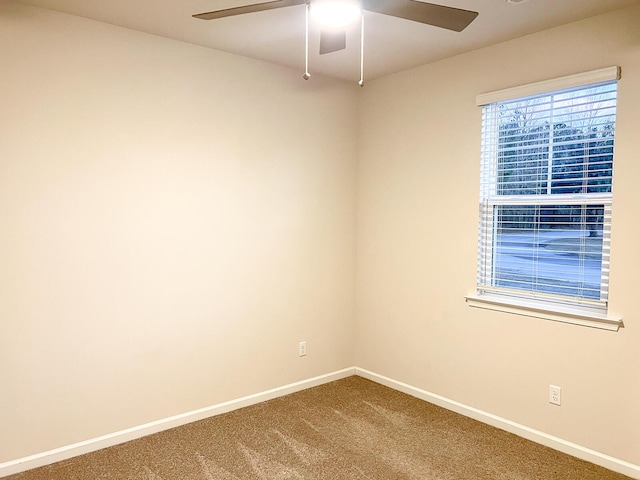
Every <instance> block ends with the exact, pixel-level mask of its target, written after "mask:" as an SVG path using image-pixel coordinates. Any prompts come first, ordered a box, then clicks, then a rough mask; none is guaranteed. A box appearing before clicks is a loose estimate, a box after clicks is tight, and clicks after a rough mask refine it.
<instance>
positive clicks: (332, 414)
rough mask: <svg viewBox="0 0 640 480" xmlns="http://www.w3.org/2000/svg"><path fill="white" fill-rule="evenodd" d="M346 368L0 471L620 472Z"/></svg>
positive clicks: (79, 475) (607, 476)
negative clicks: (48, 461) (251, 400)
mask: <svg viewBox="0 0 640 480" xmlns="http://www.w3.org/2000/svg"><path fill="white" fill-rule="evenodd" d="M628 478H629V477H626V476H624V475H620V474H618V473H614V472H611V471H609V470H606V469H604V468H602V467H599V466H596V465H593V464H590V463H588V462H584V461H582V460H579V459H576V458H574V457H571V456H568V455H565V454H562V453H560V452H557V451H555V450H552V449H550V448H547V447H544V446H541V445H538V444H536V443H533V442H530V441H528V440H525V439H522V438H520V437H518V436H516V435H513V434H510V433H507V432H504V431H502V430H499V429H497V428H493V427H490V426H488V425H485V424H483V423H481V422H477V421H475V420H472V419H469V418H467V417H464V416H461V415H458V414H456V413H453V412H450V411H448V410H445V409H443V408H440V407H437V406H435V405H432V404H430V403H427V402H424V401H422V400H419V399H416V398H414V397H411V396H409V395H406V394H403V393H400V392H397V391H395V390H392V389H390V388H387V387H384V386H382V385H378V384H376V383H374V382H371V381H369V380H366V379H363V378H361V377H357V376H353V377H349V378H345V379H342V380H338V381H335V382H331V383H328V384H326V385H322V386H319V387H315V388H311V389H308V390H305V391H302V392H298V393H294V394H291V395H287V396H285V397H281V398H277V399H274V400H270V401H268V402H264V403H260V404H257V405H253V406H251V407H247V408H243V409H239V410H236V411H233V412H230V413H227V414H223V415H218V416H215V417H211V418H208V419H205V420H201V421H198V422H194V423H190V424H188V425H184V426H181V427H177V428H174V429H171V430H167V431H164V432H161V433H157V434H154V435H149V436H147V437H144V438H141V439H138V440H134V441H131V442H127V443H124V444H121V445H117V446H114V447H110V448H106V449H103V450H99V451H97V452H93V453H89V454H86V455H82V456H78V457H75V458H72V459H69V460H65V461H62V462H59V463H55V464H52V465H49V466H46V467H41V468H37V469H34V470H31V471H28V472H24V473H19V474H16V475H12V476H9V477H5V480H63V479H64V480H90V479H112V480H138V479H141V480H238V479H241V480H244V479H260V480H280V479H309V480H316V479H317V480H333V479H344V480H360V479H362V480H364V479H368V480H394V479H398V480H400V479H403V480H404V479H406V480H413V479H415V480H480V479H490V480H534V479H535V480H547V479H562V480H622V479H628Z"/></svg>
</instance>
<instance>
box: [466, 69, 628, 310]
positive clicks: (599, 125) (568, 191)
mask: <svg viewBox="0 0 640 480" xmlns="http://www.w3.org/2000/svg"><path fill="white" fill-rule="evenodd" d="M613 68H615V71H614V70H613V69H604V70H608V72H609V74H610V75H611V76H613V79H609V80H605V81H600V82H598V83H591V84H588V85H580V86H572V87H568V88H563V89H561V90H554V91H549V92H546V93H539V92H538V93H536V94H533V95H529V96H526V97H518V98H511V99H509V100H503V101H495V102H492V103H488V104H485V105H484V106H483V123H482V169H481V192H480V197H481V198H480V227H479V252H478V253H479V254H478V292H479V294H487V293H490V294H497V295H505V296H513V297H518V298H524V299H534V300H542V301H544V302H549V303H551V304H554V303H555V304H560V305H571V306H577V307H585V308H589V309H596V310H601V311H606V306H607V299H608V284H609V249H610V224H611V192H612V173H613V154H614V141H615V121H616V101H617V82H616V81H615V78H618V75H619V70H618V69H617V67H613ZM604 70H603V71H604ZM603 71H599V72H600V73H601V74H602V72H603ZM578 77H580V79H581V82H582V81H584V78H585V75H584V74H583V75H582V76H573V77H566V78H569V79H573V81H574V83H575V80H576V78H578ZM591 78H593V77H591ZM597 78H598V79H601V78H603V77H602V76H599V77H597ZM566 83H567V82H565V84H566ZM579 83H580V82H579ZM556 84H557V82H556ZM536 88H537V89H538V90H539V87H536ZM514 91H520V92H522V91H527V92H530V91H533V90H532V88H531V86H527V88H526V89H525V90H522V89H511V90H510V92H511V93H513V92H514ZM505 92H506V91H502V92H499V93H500V95H502V96H505V95H504V94H505ZM492 95H493V96H494V97H495V94H492ZM506 96H509V95H506ZM481 97H482V96H481ZM481 97H479V101H480V100H482V98H481Z"/></svg>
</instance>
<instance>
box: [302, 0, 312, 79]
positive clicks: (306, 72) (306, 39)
mask: <svg viewBox="0 0 640 480" xmlns="http://www.w3.org/2000/svg"><path fill="white" fill-rule="evenodd" d="M310 7H311V0H307V13H306V18H305V35H304V75H303V76H302V78H304V79H305V80H309V79H310V78H311V74H310V73H309V8H310Z"/></svg>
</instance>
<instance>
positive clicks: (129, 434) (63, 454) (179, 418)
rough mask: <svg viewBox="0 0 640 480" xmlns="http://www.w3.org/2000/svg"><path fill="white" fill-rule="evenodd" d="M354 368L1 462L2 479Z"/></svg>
mask: <svg viewBox="0 0 640 480" xmlns="http://www.w3.org/2000/svg"><path fill="white" fill-rule="evenodd" d="M355 373H356V369H355V367H350V368H345V369H343V370H338V371H337V372H333V373H328V374H325V375H320V376H318V377H314V378H309V379H307V380H302V381H300V382H295V383H291V384H289V385H285V386H283V387H277V388H273V389H271V390H267V391H265V392H260V393H255V394H253V395H247V396H246V397H242V398H237V399H235V400H230V401H228V402H223V403H219V404H217V405H211V406H209V407H205V408H201V409H198V410H194V411H192V412H187V413H182V414H179V415H174V416H172V417H168V418H163V419H161V420H156V421H155V422H150V423H145V424H144V425H139V426H137V427H132V428H127V429H126V430H121V431H119V432H114V433H110V434H108V435H103V436H101V437H97V438H92V439H89V440H85V441H83V442H78V443H74V444H72V445H67V446H64V447H61V448H56V449H54V450H48V451H46V452H42V453H37V454H35V455H30V456H28V457H23V458H19V459H16V460H11V461H8V462H4V463H0V478H1V477H6V476H8V475H13V474H15V473H20V472H24V471H26V470H31V469H32V468H37V467H42V466H44V465H49V464H51V463H55V462H59V461H61V460H67V459H69V458H72V457H75V456H78V455H83V454H85V453H90V452H94V451H96V450H100V449H102V448H107V447H112V446H114V445H118V444H120V443H124V442H128V441H130V440H135V439H136V438H140V437H144V436H146V435H151V434H153V433H158V432H161V431H163V430H168V429H170V428H174V427H179V426H180V425H185V424H187V423H191V422H195V421H198V420H203V419H205V418H208V417H213V416H215V415H220V414H222V413H227V412H230V411H232V410H237V409H239V408H244V407H248V406H250V405H255V404H256V403H260V402H264V401H267V400H272V399H274V398H278V397H282V396H284V395H289V394H290V393H295V392H299V391H301V390H305V389H307V388H311V387H316V386H318V385H322V384H325V383H329V382H333V381H334V380H339V379H341V378H346V377H350V376H352V375H355Z"/></svg>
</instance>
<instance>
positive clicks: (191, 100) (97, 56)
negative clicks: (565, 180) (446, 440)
mask: <svg viewBox="0 0 640 480" xmlns="http://www.w3.org/2000/svg"><path fill="white" fill-rule="evenodd" d="M0 59H1V62H0V64H1V66H0V232H1V234H0V238H1V239H2V240H1V244H2V247H1V248H0V343H1V347H0V379H1V381H2V387H1V393H0V462H2V461H7V460H11V459H16V458H21V457H24V456H26V455H30V454H34V453H38V452H42V451H45V450H48V449H52V448H55V447H60V446H64V445H68V444H71V443H74V442H78V441H81V440H85V439H90V438H93V437H97V436H99V435H103V434H107V433H110V432H114V431H118V430H121V429H124V428H127V427H131V426H137V425H140V424H143V423H145V422H149V421H153V420H157V419H161V418H166V417H168V416H170V415H174V414H179V413H183V412H187V411H191V410H193V409H197V408H201V407H205V406H209V405H212V404H215V403H218V402H221V401H226V400H230V399H234V398H238V397H240V396H243V395H247V394H252V393H256V392H260V391H264V390H266V389H270V388H273V387H278V386H282V385H285V384H288V383H291V382H295V381H299V380H302V379H307V378H311V377H314V376H316V375H320V374H325V373H328V372H332V371H336V370H338V369H342V368H345V367H350V366H352V365H353V355H352V352H353V343H354V336H353V334H354V322H353V314H354V276H355V268H354V267H355V264H354V247H355V222H354V218H355V217H354V215H355V158H356V156H355V148H356V144H355V140H356V112H357V108H356V101H357V95H356V94H357V93H359V92H358V90H359V89H358V87H357V86H353V85H351V84H347V83H344V82H338V81H329V80H326V79H325V80H323V79H321V78H315V77H314V79H313V82H307V83H305V81H304V80H303V79H302V78H301V73H302V70H301V71H300V72H297V71H294V70H288V69H284V68H280V67H276V66H272V65H267V64H264V63H260V62H256V61H252V60H248V59H244V58H240V57H236V56H232V55H227V54H223V53H220V52H215V51H212V50H208V49H204V48H200V47H196V46H193V45H188V44H182V43H178V42H175V41H170V40H166V39H162V38H159V37H154V36H150V35H146V34H142V33H136V32H133V31H130V30H125V29H120V28H116V27H112V26H109V25H105V24H101V23H97V22H93V21H89V20H84V19H80V18H76V17H71V16H67V15H62V14H58V13H54V12H48V11H45V10H39V9H32V8H26V7H16V6H11V5H10V4H7V3H6V2H3V5H2V7H1V8H0ZM300 340H306V341H307V342H308V352H309V353H308V355H307V357H305V358H302V359H300V358H298V355H297V353H298V352H297V347H298V341H300Z"/></svg>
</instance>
